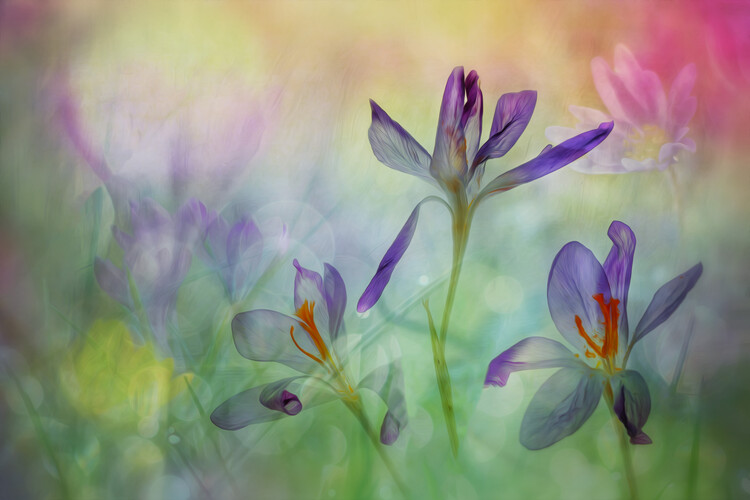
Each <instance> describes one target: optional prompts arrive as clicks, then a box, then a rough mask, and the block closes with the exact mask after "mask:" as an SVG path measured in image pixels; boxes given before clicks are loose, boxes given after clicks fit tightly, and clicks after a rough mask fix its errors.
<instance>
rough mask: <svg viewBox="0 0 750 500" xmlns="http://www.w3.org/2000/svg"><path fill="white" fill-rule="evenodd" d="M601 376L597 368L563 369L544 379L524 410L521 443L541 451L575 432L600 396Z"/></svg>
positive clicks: (593, 408) (597, 402)
mask: <svg viewBox="0 0 750 500" xmlns="http://www.w3.org/2000/svg"><path fill="white" fill-rule="evenodd" d="M603 381H604V378H603V376H602V375H601V372H599V371H598V370H592V369H590V368H587V367H583V366H581V367H580V368H563V369H561V370H559V371H557V372H556V373H555V374H554V375H552V376H551V377H550V378H548V379H547V381H546V382H544V384H542V386H541V387H540V388H539V390H538V391H537V392H536V394H534V397H533V398H532V399H531V402H530V403H529V407H528V408H527V409H526V413H525V414H524V416H523V421H522V422H521V436H520V438H521V444H522V445H524V446H525V447H526V448H528V449H530V450H541V449H542V448H546V447H548V446H550V445H553V444H555V443H556V442H558V441H560V440H561V439H562V438H564V437H566V436H570V435H571V434H573V433H574V432H575V431H577V430H578V429H579V428H580V427H581V426H582V425H583V424H584V422H586V420H588V418H589V417H590V416H591V414H592V413H594V410H595V409H596V406H597V405H598V404H599V398H601V396H602V389H603V387H604V385H603Z"/></svg>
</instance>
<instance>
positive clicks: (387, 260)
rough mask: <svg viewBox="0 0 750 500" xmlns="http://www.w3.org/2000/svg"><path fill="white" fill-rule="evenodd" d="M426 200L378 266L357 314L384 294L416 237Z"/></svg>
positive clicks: (363, 295) (412, 214)
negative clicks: (394, 271)
mask: <svg viewBox="0 0 750 500" xmlns="http://www.w3.org/2000/svg"><path fill="white" fill-rule="evenodd" d="M424 202H425V200H422V201H420V202H419V203H418V204H417V206H416V207H414V210H412V212H411V215H409V218H408V219H406V223H405V224H404V227H402V228H401V231H399V233H398V235H396V239H395V240H393V243H392V244H391V246H390V247H389V248H388V251H387V252H385V255H384V256H383V259H382V260H381V261H380V264H379V265H378V270H377V271H375V276H373V277H372V279H371V280H370V283H369V284H368V285H367V288H365V291H364V292H363V293H362V296H361V297H360V298H359V302H357V312H361V313H363V312H365V311H367V310H368V309H370V308H371V307H372V306H374V305H375V304H376V303H377V302H378V299H380V296H381V295H382V294H383V290H384V289H385V287H386V285H387V284H388V282H389V281H390V279H391V274H393V270H394V269H395V268H396V264H398V263H399V261H400V260H401V258H402V257H403V256H404V253H405V252H406V249H407V248H409V244H410V243H411V239H412V237H413V236H414V231H415V230H416V229H417V221H418V220H419V207H420V206H422V203H424Z"/></svg>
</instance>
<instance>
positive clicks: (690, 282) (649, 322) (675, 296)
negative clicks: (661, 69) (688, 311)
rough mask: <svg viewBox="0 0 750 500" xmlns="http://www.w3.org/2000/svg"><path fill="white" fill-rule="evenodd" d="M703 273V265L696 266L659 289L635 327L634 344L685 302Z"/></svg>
mask: <svg viewBox="0 0 750 500" xmlns="http://www.w3.org/2000/svg"><path fill="white" fill-rule="evenodd" d="M702 273H703V264H700V263H698V264H696V265H695V266H693V267H691V268H690V269H688V270H687V271H685V272H684V273H683V274H681V275H679V276H677V277H676V278H674V279H673V280H672V281H670V282H668V283H666V284H665V285H663V286H662V287H661V288H659V289H658V290H657V291H656V293H655V294H654V298H652V299H651V303H650V304H649V305H648V308H646V312H645V313H643V317H642V318H641V320H640V321H639V322H638V326H636V327H635V334H634V335H633V342H632V343H633V344H635V343H636V342H638V341H639V340H641V339H642V338H643V337H645V336H646V335H647V334H648V333H650V332H651V331H652V330H653V329H654V328H656V327H657V326H659V325H661V324H662V323H664V322H665V321H666V320H667V319H669V317H670V316H671V315H672V313H673V312H675V310H676V309H677V308H678V307H679V306H680V304H682V301H683V300H685V297H686V296H687V294H688V292H689V291H690V290H692V288H693V287H694V286H695V284H696V283H697V281H698V278H700V277H701V274H702Z"/></svg>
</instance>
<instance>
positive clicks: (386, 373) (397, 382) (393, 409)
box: [358, 359, 408, 445]
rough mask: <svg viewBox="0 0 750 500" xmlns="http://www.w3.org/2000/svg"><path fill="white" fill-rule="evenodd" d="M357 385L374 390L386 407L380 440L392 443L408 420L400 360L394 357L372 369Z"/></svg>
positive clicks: (387, 443)
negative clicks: (392, 359) (389, 361)
mask: <svg viewBox="0 0 750 500" xmlns="http://www.w3.org/2000/svg"><path fill="white" fill-rule="evenodd" d="M358 387H359V388H366V389H370V390H372V391H374V392H375V393H377V394H378V395H379V396H380V399H382V400H383V402H384V403H385V404H386V406H387V407H388V411H387V412H386V414H385V418H384V419H383V424H382V425H381V427H380V442H381V443H383V444H386V445H390V444H393V443H394V442H395V441H396V439H398V436H399V434H400V432H401V430H402V429H403V428H404V427H405V426H406V424H407V422H408V416H407V413H406V398H405V397H404V378H403V374H402V371H401V361H400V360H399V359H396V360H394V361H392V362H391V363H389V364H387V365H383V366H380V367H378V368H376V369H374V370H373V371H371V372H370V373H369V374H368V375H367V376H366V377H365V378H363V379H362V381H361V382H360V383H359V386H358Z"/></svg>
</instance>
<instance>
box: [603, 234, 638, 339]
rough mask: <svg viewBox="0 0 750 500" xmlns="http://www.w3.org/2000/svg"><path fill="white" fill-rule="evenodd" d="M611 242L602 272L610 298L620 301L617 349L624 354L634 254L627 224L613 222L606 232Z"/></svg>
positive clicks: (631, 237) (632, 240)
mask: <svg viewBox="0 0 750 500" xmlns="http://www.w3.org/2000/svg"><path fill="white" fill-rule="evenodd" d="M607 236H609V239H610V240H612V249H611V250H610V251H609V255H607V259H606V260H605V261H604V272H605V273H607V280H608V281H609V286H610V288H611V291H612V297H614V298H616V299H618V300H619V301H620V305H619V312H620V324H619V328H618V331H619V344H620V345H619V347H618V352H625V350H624V349H626V348H627V345H628V289H630V275H631V272H632V270H633V254H634V253H635V234H633V231H632V230H631V229H630V227H628V225H627V224H625V223H624V222H620V221H613V222H612V224H610V226H609V230H608V231H607Z"/></svg>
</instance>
